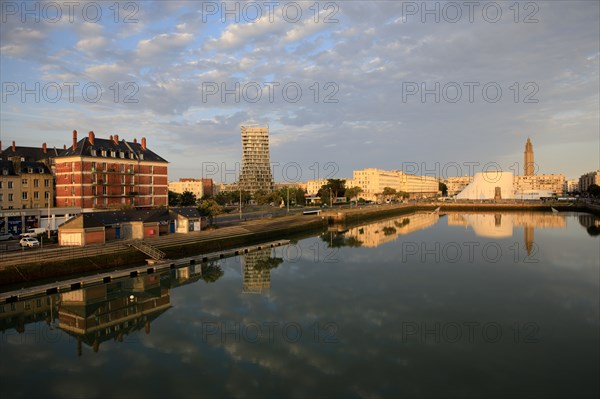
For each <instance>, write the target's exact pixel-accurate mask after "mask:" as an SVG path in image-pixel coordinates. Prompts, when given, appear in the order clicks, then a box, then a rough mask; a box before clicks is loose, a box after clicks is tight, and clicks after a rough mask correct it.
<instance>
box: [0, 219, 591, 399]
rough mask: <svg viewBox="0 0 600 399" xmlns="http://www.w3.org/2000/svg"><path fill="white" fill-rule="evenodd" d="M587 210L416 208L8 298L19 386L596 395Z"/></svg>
mask: <svg viewBox="0 0 600 399" xmlns="http://www.w3.org/2000/svg"><path fill="white" fill-rule="evenodd" d="M598 225H599V223H598V219H597V218H596V217H594V216H591V215H588V214H579V213H572V214H565V213H560V214H547V213H537V212H531V213H527V212H521V213H517V212H515V213H502V214H501V213H479V214H459V213H451V214H447V215H438V214H435V213H432V214H430V213H421V214H416V215H409V216H400V217H396V218H390V219H386V220H385V221H380V222H376V223H372V224H368V225H364V226H359V227H352V228H345V227H343V226H339V227H337V226H336V227H332V228H331V229H330V231H328V232H326V233H324V234H322V235H320V236H316V237H312V238H308V239H303V240H300V241H298V242H297V243H293V244H292V245H290V246H287V247H284V248H277V249H275V250H267V251H262V252H259V253H253V254H249V255H246V256H245V257H241V258H240V257H236V258H229V259H224V260H221V261H219V262H216V263H212V264H204V265H193V266H190V267H189V268H184V269H179V270H173V271H169V272H168V273H163V274H160V275H158V274H157V275H151V276H144V277H139V278H135V279H124V280H121V281H116V282H113V283H111V284H108V285H106V286H101V287H92V288H87V289H84V290H80V291H73V292H70V293H65V294H62V295H54V296H51V297H45V298H39V299H32V300H30V301H25V302H21V303H16V304H5V305H3V307H2V308H0V310H1V311H2V312H1V313H0V329H1V330H2V335H1V336H0V356H1V357H0V375H1V376H2V381H1V384H0V394H1V396H2V397H3V398H8V397H10V398H13V397H111V398H112V397H124V398H136V397H143V398H148V397H210V398H215V397H232V396H233V397H283V396H285V397H290V396H291V397H371V396H380V397H401V396H404V397H482V396H486V397H506V396H511V397H565V396H569V397H598V396H599V395H600V389H599V379H598V375H599V374H600V366H599V364H600V349H599V341H600V340H599V338H600V332H599V331H600V329H599V319H600V314H599V313H600V304H599V301H600V288H599V287H600V281H599V280H600V274H599V270H600V266H599V263H600V238H599V237H598V235H596V233H595V232H596V231H597V228H598Z"/></svg>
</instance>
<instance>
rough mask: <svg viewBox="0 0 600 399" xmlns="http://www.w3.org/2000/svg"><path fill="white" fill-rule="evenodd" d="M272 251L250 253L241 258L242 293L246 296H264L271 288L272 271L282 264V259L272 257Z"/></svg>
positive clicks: (269, 249) (263, 250)
mask: <svg viewBox="0 0 600 399" xmlns="http://www.w3.org/2000/svg"><path fill="white" fill-rule="evenodd" d="M272 251H273V250H272V249H271V248H268V249H262V250H259V251H255V252H250V253H247V254H245V255H244V256H243V257H241V258H240V259H241V263H242V276H243V282H242V292H243V293H245V294H262V293H265V292H268V291H269V290H270V288H271V269H274V268H276V267H277V266H279V265H280V264H281V263H282V262H283V259H282V258H277V257H273V256H272Z"/></svg>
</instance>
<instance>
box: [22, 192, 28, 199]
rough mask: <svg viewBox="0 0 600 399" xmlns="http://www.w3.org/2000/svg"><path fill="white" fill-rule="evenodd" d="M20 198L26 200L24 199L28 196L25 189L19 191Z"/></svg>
mask: <svg viewBox="0 0 600 399" xmlns="http://www.w3.org/2000/svg"><path fill="white" fill-rule="evenodd" d="M21 198H22V199H24V200H26V199H27V198H28V194H27V191H23V192H22V193H21Z"/></svg>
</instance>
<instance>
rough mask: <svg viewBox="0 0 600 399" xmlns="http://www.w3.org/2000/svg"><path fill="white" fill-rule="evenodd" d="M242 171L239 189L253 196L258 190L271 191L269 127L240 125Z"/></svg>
mask: <svg viewBox="0 0 600 399" xmlns="http://www.w3.org/2000/svg"><path fill="white" fill-rule="evenodd" d="M241 130H242V170H241V173H240V181H239V184H240V187H241V189H242V190H245V191H248V192H250V194H252V195H254V193H256V192H257V191H259V190H263V191H267V192H270V191H273V175H272V173H271V158H270V155H269V127H268V126H261V125H242V126H241Z"/></svg>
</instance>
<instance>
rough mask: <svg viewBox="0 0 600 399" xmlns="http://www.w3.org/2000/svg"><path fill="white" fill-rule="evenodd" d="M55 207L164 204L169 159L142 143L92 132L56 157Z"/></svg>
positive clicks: (166, 194) (74, 138)
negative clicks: (103, 137)
mask: <svg viewBox="0 0 600 399" xmlns="http://www.w3.org/2000/svg"><path fill="white" fill-rule="evenodd" d="M55 165H56V206H58V207H63V206H77V207H82V208H84V209H115V208H120V207H124V206H125V207H134V208H151V207H157V206H166V205H167V204H168V177H167V174H168V173H167V170H168V162H167V161H166V160H165V159H163V158H162V157H160V156H159V155H157V154H156V153H155V152H153V151H151V150H150V149H149V148H148V147H147V146H146V138H142V140H141V143H138V142H137V140H136V139H134V140H133V142H128V141H125V140H119V136H118V135H114V136H110V138H109V139H98V138H96V137H95V134H94V132H89V134H88V136H87V137H85V138H83V139H81V140H79V141H78V140H77V131H73V144H72V146H71V147H70V148H68V149H66V150H64V151H62V152H61V154H60V155H59V156H57V157H56V158H55Z"/></svg>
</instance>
